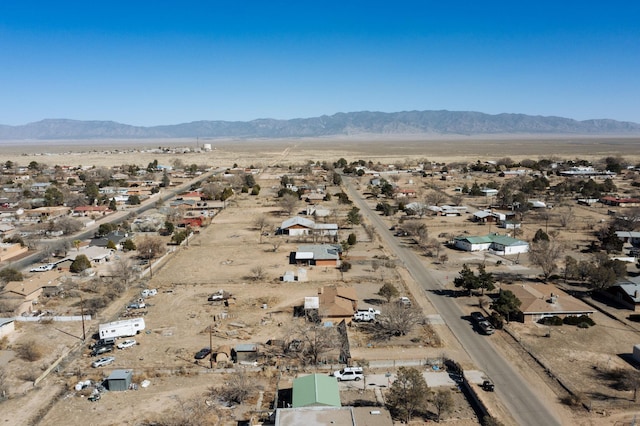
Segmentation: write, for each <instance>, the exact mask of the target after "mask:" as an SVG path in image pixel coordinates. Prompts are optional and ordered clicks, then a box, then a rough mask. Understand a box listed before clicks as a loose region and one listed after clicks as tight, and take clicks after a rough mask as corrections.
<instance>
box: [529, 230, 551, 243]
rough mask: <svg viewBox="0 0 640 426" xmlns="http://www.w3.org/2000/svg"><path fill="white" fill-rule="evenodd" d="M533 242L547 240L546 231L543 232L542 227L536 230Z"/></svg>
mask: <svg viewBox="0 0 640 426" xmlns="http://www.w3.org/2000/svg"><path fill="white" fill-rule="evenodd" d="M532 241H533V242H534V243H537V242H538V241H549V235H547V233H546V232H544V231H543V230H542V229H538V230H537V231H536V234H535V235H534V236H533V240H532Z"/></svg>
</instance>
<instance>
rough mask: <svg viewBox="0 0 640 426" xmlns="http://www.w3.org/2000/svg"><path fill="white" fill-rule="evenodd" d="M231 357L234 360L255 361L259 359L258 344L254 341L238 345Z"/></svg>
mask: <svg viewBox="0 0 640 426" xmlns="http://www.w3.org/2000/svg"><path fill="white" fill-rule="evenodd" d="M231 357H232V358H233V361H234V362H255V361H257V360H258V345H256V344H254V343H243V344H240V345H236V346H235V347H234V348H233V351H232V353H231Z"/></svg>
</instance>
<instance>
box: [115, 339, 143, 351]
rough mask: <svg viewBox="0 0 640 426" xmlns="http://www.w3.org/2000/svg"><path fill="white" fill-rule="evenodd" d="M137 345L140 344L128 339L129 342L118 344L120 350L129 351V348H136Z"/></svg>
mask: <svg viewBox="0 0 640 426" xmlns="http://www.w3.org/2000/svg"><path fill="white" fill-rule="evenodd" d="M137 344H138V342H136V341H135V340H133V339H127V340H124V341H122V342H120V343H118V349H127V348H130V347H132V346H135V345H137Z"/></svg>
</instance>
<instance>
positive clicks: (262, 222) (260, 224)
mask: <svg viewBox="0 0 640 426" xmlns="http://www.w3.org/2000/svg"><path fill="white" fill-rule="evenodd" d="M253 226H254V227H255V228H256V229H257V230H258V232H259V233H260V244H262V234H263V233H264V230H265V229H266V228H268V227H269V219H268V218H267V216H266V215H264V214H261V215H260V216H258V217H257V218H256V219H255V220H254V221H253Z"/></svg>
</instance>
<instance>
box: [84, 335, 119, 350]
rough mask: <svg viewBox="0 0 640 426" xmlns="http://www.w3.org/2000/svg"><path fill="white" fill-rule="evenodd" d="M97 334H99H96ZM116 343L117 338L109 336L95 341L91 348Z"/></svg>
mask: <svg viewBox="0 0 640 426" xmlns="http://www.w3.org/2000/svg"><path fill="white" fill-rule="evenodd" d="M96 336H97V334H96ZM115 344H116V339H115V338H113V337H107V338H105V339H98V340H96V341H95V342H93V343H92V344H90V345H89V349H94V348H98V347H100V346H109V345H111V346H113V345H115Z"/></svg>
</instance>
